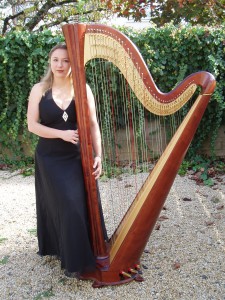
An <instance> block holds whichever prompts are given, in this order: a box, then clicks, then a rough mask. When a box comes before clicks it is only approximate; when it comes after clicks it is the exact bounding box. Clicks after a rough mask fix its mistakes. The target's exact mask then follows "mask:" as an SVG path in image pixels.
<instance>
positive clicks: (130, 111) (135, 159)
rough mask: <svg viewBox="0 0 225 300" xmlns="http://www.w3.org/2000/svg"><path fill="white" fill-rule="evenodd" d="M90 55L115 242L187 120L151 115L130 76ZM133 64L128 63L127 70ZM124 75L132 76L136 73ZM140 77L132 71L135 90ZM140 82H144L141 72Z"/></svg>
mask: <svg viewBox="0 0 225 300" xmlns="http://www.w3.org/2000/svg"><path fill="white" fill-rule="evenodd" d="M91 39H92V38H91ZM105 42H107V39H105ZM110 42H111V41H110ZM89 43H90V42H89ZM104 49H106V48H103V49H102V50H101V51H102V56H103V57H105V56H106V54H107V53H104ZM91 51H92V52H93V53H92V54H91V56H92V57H93V58H94V59H92V60H90V61H89V62H88V63H87V65H86V70H87V81H88V83H89V84H90V86H91V88H92V91H93V93H94V96H95V101H96V111H97V117H98V121H99V125H100V130H101V135H102V148H103V176H102V177H101V179H100V183H99V188H100V195H101V201H102V206H103V212H104V218H105V223H106V227H107V232H108V235H109V237H110V236H112V239H113V238H114V237H113V233H114V231H115V230H116V228H117V227H118V225H119V223H120V222H121V220H122V218H123V217H124V215H125V213H126V212H127V210H128V208H129V206H130V205H131V203H132V202H133V200H134V199H135V197H136V195H137V193H138V191H139V190H140V188H141V187H142V185H143V184H144V182H145V180H146V178H147V176H148V175H149V172H150V171H151V169H152V168H153V167H154V163H155V161H156V160H157V159H158V158H159V157H160V156H161V154H162V152H163V151H164V149H165V147H166V145H167V144H168V141H169V140H170V138H171V137H172V136H173V135H174V132H175V131H176V130H177V126H178V125H179V123H180V122H181V119H182V116H181V115H180V113H179V111H178V112H177V113H175V114H172V115H170V116H166V117H163V116H158V115H155V114H153V113H150V112H149V111H147V110H146V109H145V108H144V106H143V105H142V103H140V101H139V100H138V99H137V98H136V95H135V94H134V92H133V89H131V87H130V86H129V84H128V82H127V80H126V78H127V74H124V73H122V72H121V71H120V70H119V69H118V68H117V67H116V66H115V65H114V64H113V63H111V62H110V61H107V60H105V59H102V58H95V56H96V55H95V52H97V50H96V49H95V48H94V47H91ZM114 55H117V52H115V54H114ZM131 55H132V54H131ZM117 59H118V58H117ZM128 63H129V62H128V61H127V58H125V61H124V64H128ZM125 70H127V71H126V72H130V73H131V71H132V70H131V67H129V68H127V69H126V68H125ZM136 72H137V68H135V67H133V75H132V74H129V76H130V77H131V76H133V84H134V86H135V84H136V85H138V81H136V80H135V77H136ZM124 75H125V76H124ZM140 76H141V77H142V79H143V75H142V74H141V72H140ZM125 77H126V78H125ZM143 80H144V79H143ZM135 88H136V89H138V88H139V89H140V88H141V87H138V86H137V87H135ZM140 93H143V97H144V98H145V97H146V101H147V99H149V95H147V93H146V91H145V90H144V91H142V92H141V91H139V94H140ZM144 101H145V100H144ZM111 242H112V243H113V240H112V241H111Z"/></svg>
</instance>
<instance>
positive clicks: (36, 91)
mask: <svg viewBox="0 0 225 300" xmlns="http://www.w3.org/2000/svg"><path fill="white" fill-rule="evenodd" d="M41 98H42V85H41V83H37V84H35V85H34V86H33V88H32V90H31V92H30V96H29V102H28V110H27V124H28V130H29V131H30V132H32V133H34V134H36V135H38V136H40V137H44V138H49V139H53V138H60V139H63V140H65V141H67V142H71V143H73V144H76V143H77V142H78V133H77V131H76V130H58V129H54V128H50V127H47V126H44V125H42V124H40V123H39V119H40V115H39V103H40V100H41Z"/></svg>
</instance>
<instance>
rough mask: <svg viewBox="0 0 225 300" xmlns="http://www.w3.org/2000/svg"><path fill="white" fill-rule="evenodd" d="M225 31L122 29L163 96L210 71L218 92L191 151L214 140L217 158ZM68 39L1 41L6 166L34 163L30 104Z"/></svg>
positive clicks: (26, 36)
mask: <svg viewBox="0 0 225 300" xmlns="http://www.w3.org/2000/svg"><path fill="white" fill-rule="evenodd" d="M224 29H225V28H224V27H218V28H217V27H216V28H215V27H202V26H194V27H193V26H188V25H187V26H180V27H176V26H173V25H166V26H164V27H162V28H152V27H151V28H148V29H145V30H141V31H140V30H131V29H127V28H120V30H121V31H123V32H124V33H125V34H126V35H127V36H129V37H130V39H131V40H133V41H134V43H135V44H136V45H137V47H138V48H139V50H140V52H141V53H142V55H143V58H144V60H145V62H146V63H147V66H148V67H149V70H150V72H151V74H152V77H153V79H154V81H155V83H156V85H157V86H158V87H159V89H160V90H161V91H163V92H167V91H170V90H171V89H172V88H173V87H175V86H176V85H177V84H178V83H179V82H180V81H181V80H182V79H184V78H185V77H186V76H188V75H189V74H191V73H193V72H196V71H200V70H205V71H208V72H210V73H212V74H213V75H214V76H215V78H216V81H217V87H216V91H215V93H214V94H213V96H212V98H211V102H210V104H209V106H208V108H207V111H206V113H205V115H204V117H203V120H202V122H201V124H200V127H199V129H198V132H197V135H196V137H195V139H194V142H193V143H192V146H191V148H190V150H189V154H193V153H196V151H198V149H200V147H201V145H202V143H203V141H204V140H206V139H207V138H208V137H210V141H211V153H212V155H213V147H214V142H215V139H216V137H217V131H218V129H219V127H220V126H221V124H223V123H225V101H224V96H225V30H224ZM61 41H63V36H62V35H60V34H58V35H57V34H54V33H52V32H51V31H42V32H40V33H30V32H16V31H15V32H10V33H8V34H7V35H6V36H2V37H0V91H1V93H0V145H1V147H0V151H1V152H0V161H4V160H6V159H7V155H6V154H7V153H8V154H9V157H10V160H11V161H13V160H15V161H16V160H23V161H26V160H27V159H28V160H29V159H30V157H32V153H31V154H26V153H24V145H25V144H26V143H29V144H30V145H29V146H32V147H34V146H35V143H36V138H35V137H34V136H33V135H31V134H29V133H28V131H27V124H26V110H27V99H28V95H29V91H30V89H31V87H32V86H33V84H34V83H36V82H38V81H39V80H40V78H41V76H42V75H43V71H44V69H45V67H46V64H47V59H48V52H49V50H50V49H51V48H52V47H53V46H54V45H55V44H57V43H58V42H61Z"/></svg>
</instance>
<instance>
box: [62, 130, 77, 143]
mask: <svg viewBox="0 0 225 300" xmlns="http://www.w3.org/2000/svg"><path fill="white" fill-rule="evenodd" d="M61 139H62V140H64V141H66V142H70V143H72V144H77V143H78V142H79V134H78V130H62V132H61Z"/></svg>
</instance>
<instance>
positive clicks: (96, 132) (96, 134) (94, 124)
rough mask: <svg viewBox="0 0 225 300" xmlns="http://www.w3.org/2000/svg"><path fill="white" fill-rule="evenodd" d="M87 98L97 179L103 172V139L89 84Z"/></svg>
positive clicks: (94, 173)
mask: <svg viewBox="0 0 225 300" xmlns="http://www.w3.org/2000/svg"><path fill="white" fill-rule="evenodd" d="M87 99H88V107H89V115H90V129H91V138H92V146H93V150H94V154H95V159H94V165H93V168H94V169H95V171H94V172H93V175H94V176H95V178H96V179H97V178H99V176H100V175H101V172H102V163H101V156H102V143H101V142H102V140H101V133H100V129H99V125H98V121H97V116H96V109H95V100H94V96H93V93H92V91H91V89H90V87H89V86H88V85H87Z"/></svg>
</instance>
